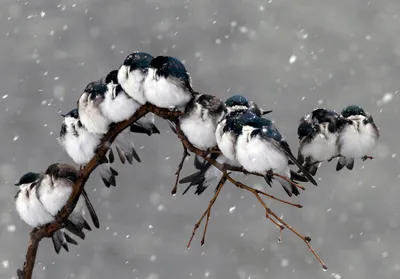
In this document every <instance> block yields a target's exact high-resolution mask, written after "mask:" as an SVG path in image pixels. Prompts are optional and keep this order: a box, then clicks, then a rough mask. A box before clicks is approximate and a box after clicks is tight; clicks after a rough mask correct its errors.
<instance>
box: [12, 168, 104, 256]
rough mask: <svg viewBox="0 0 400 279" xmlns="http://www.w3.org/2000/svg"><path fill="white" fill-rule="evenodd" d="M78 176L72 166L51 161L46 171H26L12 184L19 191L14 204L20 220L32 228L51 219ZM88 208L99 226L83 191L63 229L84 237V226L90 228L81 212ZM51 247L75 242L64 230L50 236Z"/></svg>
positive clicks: (64, 201) (51, 220)
mask: <svg viewBox="0 0 400 279" xmlns="http://www.w3.org/2000/svg"><path fill="white" fill-rule="evenodd" d="M77 178H78V172H77V171H76V169H75V168H73V167H71V166H69V165H66V164H53V165H51V166H49V167H48V169H47V170H46V172H45V173H33V172H28V173H26V174H24V175H23V176H22V177H21V178H20V180H19V181H18V182H17V183H16V184H15V185H16V186H19V188H20V190H19V191H18V193H17V194H16V195H15V198H14V200H15V206H16V209H17V212H18V214H19V216H20V217H21V219H22V220H23V221H24V222H25V223H27V224H28V225H30V226H32V227H40V226H43V225H46V224H48V223H51V222H54V221H55V218H54V216H55V215H56V214H57V213H58V211H60V210H61V208H62V207H63V206H64V205H65V203H66V202H67V200H68V198H69V195H70V193H71V191H72V186H73V184H74V183H75V182H76V180H77ZM85 209H88V211H89V213H90V216H91V218H92V221H93V224H94V225H95V227H96V228H99V220H98V218H97V215H96V212H95V211H94V208H93V206H92V204H91V203H90V200H89V198H88V196H87V194H86V192H85V191H84V190H83V192H82V196H81V197H80V199H79V201H78V203H77V205H76V207H75V209H74V211H73V212H72V214H71V215H70V216H69V217H68V220H66V229H67V230H69V231H70V232H72V233H74V234H75V235H77V236H79V237H80V238H82V239H84V237H85V234H84V232H83V228H85V229H87V230H91V228H90V226H89V224H88V223H87V221H86V219H85V218H84V217H83V215H82V213H83V211H84V210H85ZM52 240H53V245H54V249H55V251H56V252H57V253H59V251H60V249H61V247H63V248H64V249H65V250H66V251H68V244H67V243H71V244H75V245H77V242H76V241H75V240H74V239H73V238H71V237H70V236H69V235H68V234H67V233H66V232H65V230H64V229H61V230H59V231H57V232H55V233H54V234H53V235H52Z"/></svg>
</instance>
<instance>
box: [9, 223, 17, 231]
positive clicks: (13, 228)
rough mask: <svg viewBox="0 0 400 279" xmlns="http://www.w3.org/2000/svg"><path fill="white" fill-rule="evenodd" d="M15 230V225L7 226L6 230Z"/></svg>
mask: <svg viewBox="0 0 400 279" xmlns="http://www.w3.org/2000/svg"><path fill="white" fill-rule="evenodd" d="M16 230H17V227H16V226H15V225H8V226H7V231H9V232H15V231H16Z"/></svg>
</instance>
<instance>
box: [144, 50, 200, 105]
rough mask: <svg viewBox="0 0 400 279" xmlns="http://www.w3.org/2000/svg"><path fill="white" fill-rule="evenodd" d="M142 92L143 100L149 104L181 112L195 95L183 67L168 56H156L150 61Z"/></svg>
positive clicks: (188, 76)
mask: <svg viewBox="0 0 400 279" xmlns="http://www.w3.org/2000/svg"><path fill="white" fill-rule="evenodd" d="M143 91H144V98H145V100H146V101H147V102H149V103H150V104H152V105H155V106H157V107H159V108H168V109H173V110H177V111H181V112H183V111H185V108H186V105H187V104H188V103H189V102H190V101H191V99H192V98H193V97H194V96H195V95H196V94H197V93H196V92H195V91H194V90H193V88H192V81H191V78H190V74H189V73H188V72H187V71H186V68H185V66H184V65H183V64H182V62H181V61H179V60H178V59H176V58H174V57H170V56H157V57H155V58H154V59H153V60H152V61H151V63H150V67H149V68H148V72H147V75H146V77H145V79H144V83H143Z"/></svg>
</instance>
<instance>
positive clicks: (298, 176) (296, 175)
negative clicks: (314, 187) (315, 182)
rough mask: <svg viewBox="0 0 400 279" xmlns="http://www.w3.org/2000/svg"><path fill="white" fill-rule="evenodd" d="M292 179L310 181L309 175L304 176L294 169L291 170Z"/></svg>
mask: <svg viewBox="0 0 400 279" xmlns="http://www.w3.org/2000/svg"><path fill="white" fill-rule="evenodd" d="M290 179H291V180H294V181H301V182H308V179H307V177H305V176H302V175H301V174H299V173H297V172H295V171H293V170H290Z"/></svg>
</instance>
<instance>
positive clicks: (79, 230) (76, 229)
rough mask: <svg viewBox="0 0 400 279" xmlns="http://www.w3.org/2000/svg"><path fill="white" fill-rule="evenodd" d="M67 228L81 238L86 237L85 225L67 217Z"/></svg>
mask: <svg viewBox="0 0 400 279" xmlns="http://www.w3.org/2000/svg"><path fill="white" fill-rule="evenodd" d="M65 228H66V229H67V230H68V231H69V232H71V233H73V234H74V235H76V236H78V237H80V238H81V239H85V233H84V232H83V226H82V225H81V224H79V223H78V222H76V223H73V222H72V221H71V220H69V219H67V220H66V221H65Z"/></svg>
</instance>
